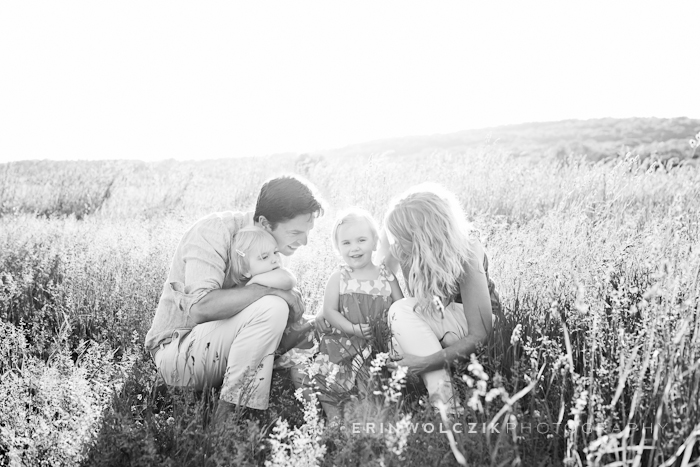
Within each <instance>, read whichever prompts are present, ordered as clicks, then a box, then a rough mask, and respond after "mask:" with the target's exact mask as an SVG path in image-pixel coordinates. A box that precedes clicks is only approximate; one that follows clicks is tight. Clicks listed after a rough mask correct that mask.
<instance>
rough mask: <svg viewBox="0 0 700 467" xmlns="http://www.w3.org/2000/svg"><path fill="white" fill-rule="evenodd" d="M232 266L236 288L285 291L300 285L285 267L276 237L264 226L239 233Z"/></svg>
mask: <svg viewBox="0 0 700 467" xmlns="http://www.w3.org/2000/svg"><path fill="white" fill-rule="evenodd" d="M229 264H230V265H231V279H232V281H233V282H234V284H235V285H240V284H245V285H250V284H260V285H264V286H266V287H274V288H276V289H282V290H291V289H293V288H294V286H296V282H297V280H296V278H295V277H294V275H293V274H292V273H291V272H289V271H288V270H287V269H284V268H283V267H282V262H281V259H280V254H279V250H278V249H277V242H276V241H275V238H274V237H273V236H272V235H271V234H270V233H269V232H268V231H266V230H264V229H261V228H260V227H255V226H250V227H244V228H242V229H241V230H239V231H238V232H237V233H236V235H235V236H234V237H233V248H232V249H231V261H230V262H229Z"/></svg>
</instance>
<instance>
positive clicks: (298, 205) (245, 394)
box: [145, 176, 323, 421]
mask: <svg viewBox="0 0 700 467" xmlns="http://www.w3.org/2000/svg"><path fill="white" fill-rule="evenodd" d="M322 214H323V207H322V203H321V201H320V199H319V198H317V197H316V195H315V194H314V192H313V191H312V189H311V188H310V186H309V185H308V184H305V183H303V182H301V181H300V180H298V179H296V178H294V177H290V176H283V177H279V178H275V179H272V180H269V181H267V182H265V183H264V184H263V186H262V188H261V189H260V195H259V196H258V201H257V204H256V207H255V212H254V213H253V212H248V213H244V212H220V213H214V214H210V215H208V216H206V217H204V218H202V219H200V220H199V221H197V222H196V223H195V224H194V225H192V226H191V227H190V228H189V229H188V230H187V232H185V234H184V235H183V237H182V239H181V240H180V243H179V244H178V246H177V249H176V250H175V255H174V257H173V262H172V264H171V266H170V272H169V274H168V279H167V280H166V282H165V284H164V285H163V292H162V293H161V296H160V301H159V303H158V308H157V309H156V313H155V316H154V318H153V324H152V326H151V329H150V330H149V331H148V334H147V335H146V342H145V346H146V349H147V350H148V351H149V352H150V353H151V355H152V356H153V360H154V361H155V364H156V367H157V368H158V372H159V375H160V376H161V377H162V378H163V380H164V381H165V383H166V384H167V385H169V386H180V387H182V386H186V387H191V388H193V389H195V390H197V391H201V390H204V389H206V388H210V387H213V388H217V387H221V392H220V395H219V408H218V410H217V414H216V417H215V418H216V419H217V421H223V420H225V419H226V418H227V415H228V414H229V413H233V412H235V410H236V406H242V407H248V408H251V409H258V410H265V409H267V407H268V402H269V397H270V383H271V381H272V365H273V360H274V353H275V350H276V349H277V347H278V346H279V344H280V340H281V339H282V335H283V332H284V330H285V326H286V325H287V322H288V317H290V316H289V315H290V311H291V313H292V314H293V318H294V319H296V318H299V317H301V315H302V314H303V313H304V302H303V301H302V298H301V295H300V293H299V292H298V291H297V290H284V288H275V287H270V286H265V285H261V284H258V283H251V284H248V285H246V284H245V283H243V284H241V280H240V278H237V277H234V276H235V274H236V272H235V270H237V269H238V268H232V267H231V265H232V259H233V255H245V253H243V252H240V251H239V252H237V251H236V249H235V247H234V236H235V235H236V233H237V232H238V231H239V230H241V229H243V228H244V227H248V226H257V227H260V228H262V229H264V230H265V231H267V232H269V233H270V234H271V235H272V237H274V240H275V241H276V243H277V250H278V251H276V252H274V253H273V254H275V255H276V254H277V253H278V252H279V253H281V254H283V255H285V256H290V255H292V254H294V252H295V251H296V249H297V248H299V247H301V246H303V245H306V243H307V239H308V235H309V232H310V231H311V229H313V227H314V220H315V219H316V217H318V216H320V215H322ZM255 259H256V260H258V259H260V258H255ZM291 279H292V282H290V283H291V284H293V283H294V282H293V276H292V277H291ZM282 282H284V281H282ZM237 284H238V285H237ZM280 287H282V286H280ZM290 288H291V287H290Z"/></svg>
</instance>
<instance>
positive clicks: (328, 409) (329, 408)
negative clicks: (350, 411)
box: [321, 401, 341, 422]
mask: <svg viewBox="0 0 700 467" xmlns="http://www.w3.org/2000/svg"><path fill="white" fill-rule="evenodd" d="M321 407H323V411H324V412H325V413H326V418H327V419H328V421H329V422H334V421H335V422H339V421H340V419H341V413H340V409H338V406H336V405H333V404H331V403H330V402H323V401H321Z"/></svg>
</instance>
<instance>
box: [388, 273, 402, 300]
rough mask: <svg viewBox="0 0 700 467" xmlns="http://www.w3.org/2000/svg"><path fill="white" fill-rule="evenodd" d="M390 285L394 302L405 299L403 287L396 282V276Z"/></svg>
mask: <svg viewBox="0 0 700 467" xmlns="http://www.w3.org/2000/svg"><path fill="white" fill-rule="evenodd" d="M389 285H391V298H392V300H394V301H395V302H398V301H399V300H401V299H402V298H403V292H401V287H399V281H397V280H396V276H394V278H393V279H392V280H390V281H389Z"/></svg>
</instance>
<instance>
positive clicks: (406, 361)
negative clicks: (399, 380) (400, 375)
mask: <svg viewBox="0 0 700 467" xmlns="http://www.w3.org/2000/svg"><path fill="white" fill-rule="evenodd" d="M391 360H392V361H390V362H387V364H386V366H387V368H390V369H397V368H398V367H400V366H405V367H408V371H409V372H411V373H415V374H418V375H419V374H421V373H423V372H424V371H425V365H424V358H423V357H419V356H417V355H411V354H403V355H396V356H392V357H391Z"/></svg>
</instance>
